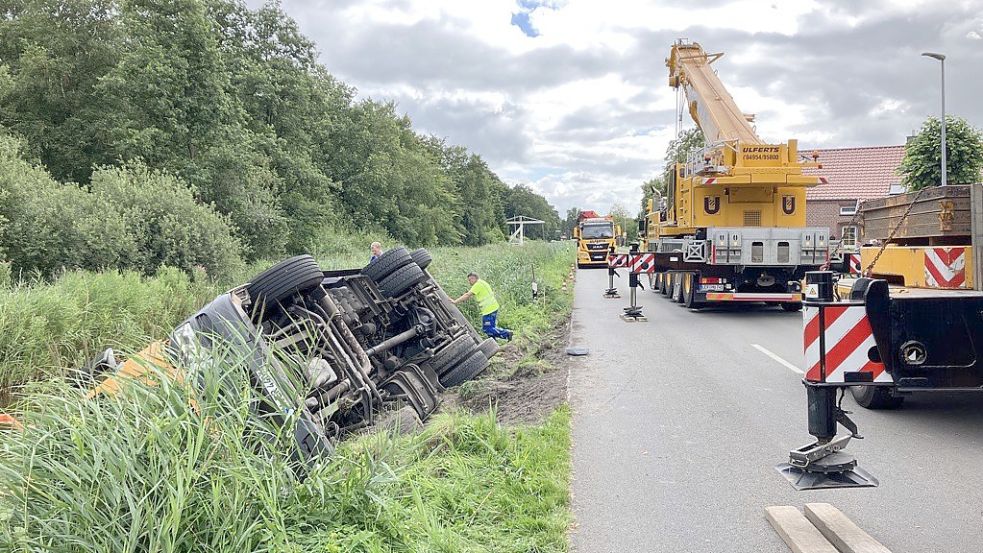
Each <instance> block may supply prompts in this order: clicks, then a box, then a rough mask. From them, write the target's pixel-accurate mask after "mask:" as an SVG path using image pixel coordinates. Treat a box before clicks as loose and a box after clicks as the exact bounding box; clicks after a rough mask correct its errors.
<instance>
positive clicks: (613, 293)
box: [604, 267, 621, 299]
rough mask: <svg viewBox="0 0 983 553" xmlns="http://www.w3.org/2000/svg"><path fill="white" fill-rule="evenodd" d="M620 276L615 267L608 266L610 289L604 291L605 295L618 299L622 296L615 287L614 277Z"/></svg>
mask: <svg viewBox="0 0 983 553" xmlns="http://www.w3.org/2000/svg"><path fill="white" fill-rule="evenodd" d="M616 276H618V273H616V272H615V270H614V267H608V289H607V290H605V291H604V297H605V298H608V299H617V298H620V297H621V294H619V293H618V289H617V288H615V287H614V277H616Z"/></svg>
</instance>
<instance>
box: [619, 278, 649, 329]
mask: <svg viewBox="0 0 983 553" xmlns="http://www.w3.org/2000/svg"><path fill="white" fill-rule="evenodd" d="M628 286H629V291H628V297H629V301H630V305H629V306H628V307H626V308H625V313H624V314H623V315H621V319H622V320H624V321H626V322H630V323H638V322H645V321H647V320H648V319H647V318H646V317H645V315H642V306H640V305H638V293H637V290H638V286H639V282H638V275H637V274H636V273H629V275H628Z"/></svg>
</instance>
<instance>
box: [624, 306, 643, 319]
mask: <svg viewBox="0 0 983 553" xmlns="http://www.w3.org/2000/svg"><path fill="white" fill-rule="evenodd" d="M621 320H622V321H625V322H626V323H644V322H645V321H648V318H647V317H646V316H645V315H642V308H641V307H626V308H625V312H624V313H623V314H622V315H621Z"/></svg>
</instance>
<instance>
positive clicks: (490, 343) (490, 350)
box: [478, 338, 499, 359]
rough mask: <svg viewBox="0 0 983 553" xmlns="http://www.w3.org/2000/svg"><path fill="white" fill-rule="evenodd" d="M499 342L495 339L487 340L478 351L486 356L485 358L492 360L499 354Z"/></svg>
mask: <svg viewBox="0 0 983 553" xmlns="http://www.w3.org/2000/svg"><path fill="white" fill-rule="evenodd" d="M498 349H499V347H498V342H496V341H495V339H494V338H487V339H485V340H484V341H483V342H481V343H480V344H479V345H478V351H480V352H481V353H484V354H485V357H487V358H489V359H491V358H492V357H494V356H495V354H496V353H498Z"/></svg>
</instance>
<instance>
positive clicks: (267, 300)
mask: <svg viewBox="0 0 983 553" xmlns="http://www.w3.org/2000/svg"><path fill="white" fill-rule="evenodd" d="M430 261H431V257H430V254H429V253H428V252H427V251H426V250H422V249H420V250H416V251H414V252H412V253H410V252H408V251H407V250H406V249H404V248H395V249H392V250H389V251H387V252H385V253H384V254H382V255H381V256H380V257H379V258H378V259H376V260H375V261H374V262H372V263H370V264H369V265H368V266H366V267H364V268H362V269H360V270H359V269H349V270H335V271H324V270H322V269H321V268H320V267H319V266H318V264H317V262H316V261H315V260H314V258H313V257H311V256H309V255H301V256H297V257H293V258H290V259H287V260H285V261H282V262H280V263H278V264H277V265H274V266H273V267H271V268H270V269H269V270H267V271H265V272H263V273H262V274H260V275H258V276H256V278H254V279H253V280H252V281H251V282H250V283H248V284H244V285H242V286H239V287H236V288H234V289H232V290H230V291H228V292H226V293H224V294H222V295H220V296H218V297H217V298H215V299H214V300H213V301H212V302H211V303H209V304H208V305H206V306H205V307H203V308H202V309H201V310H200V311H198V312H197V313H195V314H194V315H192V316H191V317H189V318H188V319H187V320H185V321H184V322H183V323H182V324H180V325H178V327H177V328H176V329H175V330H174V331H173V332H172V333H171V335H170V337H169V339H168V340H167V341H166V342H160V343H157V344H154V345H151V347H149V348H147V349H146V350H144V352H142V353H141V354H140V355H137V356H134V357H133V358H131V359H129V360H127V361H126V362H123V363H117V362H116V360H115V358H114V355H113V352H112V350H107V351H106V352H104V353H103V355H102V356H100V358H99V359H98V360H97V361H95V362H93V363H91V364H90V365H89V366H88V367H87V369H86V370H85V372H84V375H85V378H86V379H87V380H88V382H89V386H90V391H89V395H90V397H96V396H99V395H111V394H112V393H114V391H115V390H118V389H119V387H120V386H121V385H123V384H124V382H123V381H124V380H125V379H128V378H130V379H132V378H134V377H140V376H141V375H145V374H146V371H147V369H146V366H147V363H146V360H147V359H150V360H153V361H154V364H156V365H158V366H160V365H161V364H166V366H168V367H170V366H171V365H173V366H178V367H207V366H208V363H207V362H206V363H202V360H203V359H208V358H209V356H210V350H211V349H212V348H215V347H219V346H218V344H221V345H222V346H221V347H225V348H231V349H233V350H235V351H237V352H241V353H243V354H245V355H246V356H248V358H247V360H246V362H245V365H246V366H247V367H248V370H249V372H250V375H249V377H250V382H251V383H252V386H253V388H254V390H255V393H256V395H257V401H256V402H255V405H256V409H257V410H258V411H259V412H260V413H261V414H263V415H265V416H269V417H271V418H272V419H274V421H276V422H278V423H280V424H283V423H284V422H286V421H287V420H288V417H293V421H294V422H295V433H296V440H297V444H298V450H299V453H300V455H301V456H303V457H304V458H305V459H310V458H313V457H318V456H323V455H326V454H330V453H331V452H332V451H333V450H334V445H333V444H334V443H335V442H336V441H337V440H338V439H339V438H341V437H343V436H344V435H345V434H346V433H349V432H352V431H354V430H357V429H359V428H363V427H366V426H369V425H371V424H373V422H375V421H376V419H377V418H378V417H379V416H380V414H381V413H382V412H383V411H385V410H386V409H388V408H399V409H401V410H403V411H406V412H410V413H412V415H413V416H415V417H416V418H419V420H424V419H426V418H427V417H428V416H429V415H430V414H432V413H433V412H434V410H435V409H436V408H437V405H438V403H439V394H440V393H441V392H442V391H443V390H444V389H445V388H450V387H452V386H456V385H458V384H461V383H462V382H465V381H467V380H470V379H472V378H474V377H475V376H477V375H478V374H479V373H481V372H482V371H483V370H484V369H485V368H486V367H487V365H488V359H489V358H490V357H491V356H493V355H494V354H495V353H496V352H497V350H498V345H497V344H496V342H495V341H494V340H493V339H490V338H489V339H484V340H482V338H481V336H480V335H479V334H478V333H477V332H476V331H475V329H474V328H473V327H472V326H471V324H470V323H469V322H468V320H467V319H466V318H465V317H464V316H463V314H462V313H461V312H460V311H459V310H458V309H457V307H456V306H455V305H454V304H453V302H452V301H451V300H450V298H449V297H448V296H447V294H446V293H445V292H444V291H443V290H442V289H441V287H440V285H438V284H437V282H436V281H435V280H434V279H433V278H432V277H431V276H430V274H429V273H428V272H427V270H426V269H427V266H428V265H429V264H430ZM141 358H142V360H141ZM177 376H178V377H179V378H183V379H185V380H189V379H190V380H192V381H193V377H192V376H190V375H186V374H185V375H177Z"/></svg>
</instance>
